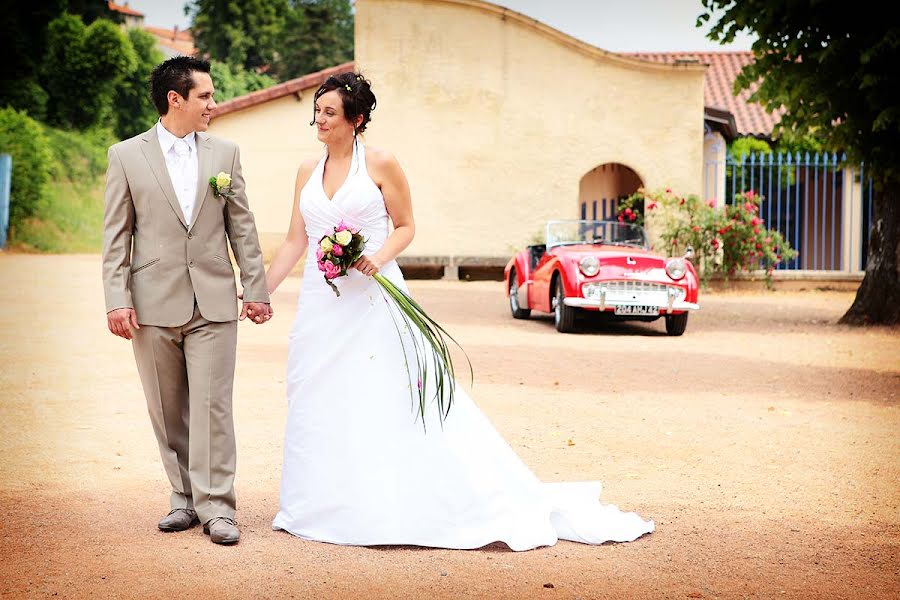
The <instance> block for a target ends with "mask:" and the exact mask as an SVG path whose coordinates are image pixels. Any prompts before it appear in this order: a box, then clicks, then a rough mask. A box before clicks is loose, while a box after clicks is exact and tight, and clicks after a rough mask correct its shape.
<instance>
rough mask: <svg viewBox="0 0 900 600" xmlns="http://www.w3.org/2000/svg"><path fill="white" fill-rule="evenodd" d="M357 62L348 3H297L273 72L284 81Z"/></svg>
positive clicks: (334, 0) (328, 0) (310, 0)
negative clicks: (352, 61)
mask: <svg viewBox="0 0 900 600" xmlns="http://www.w3.org/2000/svg"><path fill="white" fill-rule="evenodd" d="M350 60H353V11H352V7H351V6H350V3H349V2H348V1H347V0H299V1H296V2H294V3H293V7H292V10H291V12H290V13H289V15H288V17H287V23H286V26H285V28H284V30H283V32H282V35H281V37H280V38H279V55H278V60H277V61H276V63H275V64H274V65H273V71H274V73H275V74H276V75H277V76H278V78H279V79H281V80H286V79H292V78H294V77H301V76H303V75H306V74H307V73H313V72H315V71H321V70H322V69H327V68H328V67H333V66H335V65H339V64H341V63H344V62H347V61H350Z"/></svg>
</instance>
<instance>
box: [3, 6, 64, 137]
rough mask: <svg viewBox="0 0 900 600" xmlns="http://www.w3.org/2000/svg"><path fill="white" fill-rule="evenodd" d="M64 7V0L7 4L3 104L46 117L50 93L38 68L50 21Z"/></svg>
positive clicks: (61, 11) (60, 12) (37, 116)
mask: <svg viewBox="0 0 900 600" xmlns="http://www.w3.org/2000/svg"><path fill="white" fill-rule="evenodd" d="M65 8H66V2H65V0H55V1H50V0H48V1H46V2H37V3H28V2H7V3H5V4H4V8H3V11H4V12H3V22H4V23H5V25H4V28H3V29H4V33H3V35H0V55H2V56H3V66H2V69H3V77H2V79H0V107H4V106H11V107H13V108H17V109H20V110H25V111H27V112H28V114H29V115H31V116H32V117H34V118H36V119H41V118H43V117H44V114H45V112H46V109H47V92H45V91H44V89H43V88H42V87H41V86H40V84H39V83H38V81H37V70H38V66H39V65H40V64H41V57H43V56H44V52H45V51H46V49H47V24H48V23H49V22H50V21H52V20H53V19H55V18H56V17H58V16H59V15H61V14H62V13H63V12H64V11H65Z"/></svg>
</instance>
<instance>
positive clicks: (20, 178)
mask: <svg viewBox="0 0 900 600" xmlns="http://www.w3.org/2000/svg"><path fill="white" fill-rule="evenodd" d="M0 153H4V154H9V155H11V156H12V189H11V194H10V205H9V222H10V226H11V227H14V226H15V225H16V224H18V223H21V222H22V221H23V220H24V219H26V218H28V217H30V216H31V215H33V214H34V213H35V212H36V211H37V209H38V206H39V204H40V202H41V198H42V196H43V193H44V186H45V185H46V183H47V180H48V179H49V177H50V160H51V152H50V144H49V142H48V141H47V137H46V136H45V135H44V130H43V128H42V127H41V125H40V124H39V123H38V122H37V121H35V120H34V119H32V118H31V117H29V116H28V115H27V114H25V112H24V111H22V112H19V111H17V110H15V109H12V108H0Z"/></svg>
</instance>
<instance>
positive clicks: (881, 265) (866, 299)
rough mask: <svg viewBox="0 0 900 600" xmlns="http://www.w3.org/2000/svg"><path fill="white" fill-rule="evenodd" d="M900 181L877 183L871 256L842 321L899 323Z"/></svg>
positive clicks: (854, 323) (870, 236) (864, 323)
mask: <svg viewBox="0 0 900 600" xmlns="http://www.w3.org/2000/svg"><path fill="white" fill-rule="evenodd" d="M898 187H900V181H896V180H889V181H884V182H882V185H880V186H876V188H875V197H874V206H873V207H872V228H871V231H870V232H869V257H868V262H867V263H866V276H865V277H864V278H863V281H862V284H861V285H860V286H859V291H857V292H856V300H854V301H853V306H851V307H850V310H848V311H847V313H846V314H845V315H844V316H843V317H841V320H840V323H845V324H849V325H869V324H885V325H896V324H898V323H900V189H898Z"/></svg>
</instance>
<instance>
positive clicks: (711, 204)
mask: <svg viewBox="0 0 900 600" xmlns="http://www.w3.org/2000/svg"><path fill="white" fill-rule="evenodd" d="M706 205H707V206H708V207H710V208H715V207H716V201H715V200H707V201H706Z"/></svg>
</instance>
